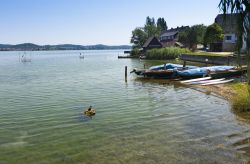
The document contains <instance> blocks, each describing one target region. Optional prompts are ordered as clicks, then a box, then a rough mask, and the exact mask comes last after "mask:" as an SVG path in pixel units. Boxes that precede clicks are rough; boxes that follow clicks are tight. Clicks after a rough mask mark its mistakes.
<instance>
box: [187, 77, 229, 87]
mask: <svg viewBox="0 0 250 164" xmlns="http://www.w3.org/2000/svg"><path fill="white" fill-rule="evenodd" d="M222 80H225V78H220V79H214V80H202V81H195V82H190V83H188V84H191V85H197V84H205V83H212V82H218V81H222Z"/></svg>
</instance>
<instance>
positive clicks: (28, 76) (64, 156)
mask: <svg viewBox="0 0 250 164" xmlns="http://www.w3.org/2000/svg"><path fill="white" fill-rule="evenodd" d="M121 52H122V51H85V53H84V55H85V58H84V59H80V58H79V53H80V51H50V52H32V53H27V56H28V57H31V59H32V62H27V63H22V62H20V61H19V56H20V55H22V53H19V52H0V163H244V162H247V161H248V159H249V153H247V152H248V149H249V139H248V138H249V137H250V126H249V124H248V123H245V122H243V121H241V120H239V119H237V116H236V115H235V114H233V113H232V112H231V110H230V104H229V103H228V102H227V101H226V100H223V99H222V98H220V97H218V96H214V95H212V94H205V93H203V92H200V91H198V90H196V89H193V88H187V87H185V86H180V85H178V83H174V82H170V81H166V80H161V81H150V80H140V79H137V78H136V77H135V76H134V75H128V80H127V82H125V79H124V67H125V66H128V69H129V70H131V69H132V68H133V67H143V64H144V61H139V60H131V59H120V60H119V59H117V55H118V53H121ZM29 55H30V56H29ZM147 64H148V63H147ZM90 105H92V106H93V107H94V108H95V109H96V112H97V114H96V115H95V116H94V117H92V118H89V117H86V116H84V115H83V111H84V110H85V109H86V108H88V106H90Z"/></svg>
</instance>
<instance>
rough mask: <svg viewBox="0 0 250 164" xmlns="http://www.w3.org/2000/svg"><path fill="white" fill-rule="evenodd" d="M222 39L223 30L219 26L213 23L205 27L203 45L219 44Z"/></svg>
mask: <svg viewBox="0 0 250 164" xmlns="http://www.w3.org/2000/svg"><path fill="white" fill-rule="evenodd" d="M223 38H224V35H223V30H222V28H221V26H220V25H218V24H217V23H213V24H211V25H210V26H208V27H207V30H206V32H205V36H204V44H206V45H207V44H211V43H216V42H221V41H222V40H223Z"/></svg>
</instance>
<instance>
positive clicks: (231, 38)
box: [224, 34, 237, 43]
mask: <svg viewBox="0 0 250 164" xmlns="http://www.w3.org/2000/svg"><path fill="white" fill-rule="evenodd" d="M224 42H225V43H236V42H237V37H236V35H235V34H224Z"/></svg>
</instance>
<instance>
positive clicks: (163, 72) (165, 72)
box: [130, 63, 198, 79]
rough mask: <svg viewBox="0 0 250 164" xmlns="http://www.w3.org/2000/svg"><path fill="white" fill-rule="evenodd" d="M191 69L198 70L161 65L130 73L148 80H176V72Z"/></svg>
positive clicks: (175, 65)
mask: <svg viewBox="0 0 250 164" xmlns="http://www.w3.org/2000/svg"><path fill="white" fill-rule="evenodd" d="M191 68H198V67H196V66H185V67H183V65H180V64H172V63H167V64H162V65H157V66H152V67H150V68H149V69H136V68H135V69H133V71H131V72H130V73H135V74H136V75H138V76H144V77H150V78H166V79H172V78H176V77H177V76H176V75H177V73H176V70H186V69H191Z"/></svg>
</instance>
